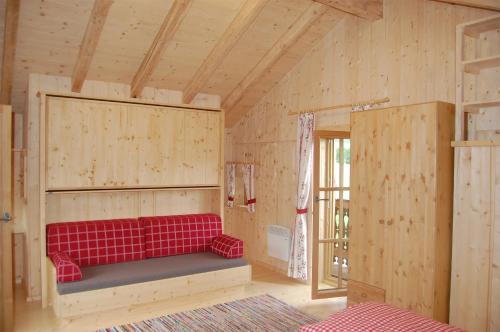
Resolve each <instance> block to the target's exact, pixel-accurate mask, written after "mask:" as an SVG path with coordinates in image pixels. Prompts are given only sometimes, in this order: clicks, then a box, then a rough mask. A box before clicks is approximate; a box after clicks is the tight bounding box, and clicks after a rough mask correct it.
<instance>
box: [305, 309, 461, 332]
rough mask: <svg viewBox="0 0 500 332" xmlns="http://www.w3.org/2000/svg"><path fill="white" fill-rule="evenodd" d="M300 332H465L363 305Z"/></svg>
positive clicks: (405, 313) (405, 312)
mask: <svg viewBox="0 0 500 332" xmlns="http://www.w3.org/2000/svg"><path fill="white" fill-rule="evenodd" d="M300 331H301V332H323V331H349V332H366V331H371V332H378V331H380V332H395V331H400V332H401V331H406V332H431V331H432V332H464V331H463V330H461V329H459V328H457V327H453V326H450V325H448V324H444V323H441V322H437V321H435V320H432V319H429V318H426V317H423V316H420V315H418V314H416V313H413V312H410V311H408V310H403V309H399V308H395V307H393V306H391V305H388V304H385V303H375V302H366V303H361V304H357V305H354V306H352V307H350V308H347V309H345V310H343V311H341V312H339V313H336V314H333V315H331V316H330V317H329V318H328V319H327V320H325V321H322V322H319V323H316V324H311V325H305V326H302V327H301V328H300Z"/></svg>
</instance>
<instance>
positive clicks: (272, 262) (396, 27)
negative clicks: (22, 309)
mask: <svg viewBox="0 0 500 332" xmlns="http://www.w3.org/2000/svg"><path fill="white" fill-rule="evenodd" d="M492 14H494V13H492V12H488V11H484V10H477V9H472V8H467V7H462V6H453V5H448V4H443V3H438V2H433V1H427V0H385V1H384V18H383V19H382V20H379V21H376V22H373V23H370V22H367V21H364V20H362V19H358V18H355V17H352V16H351V17H347V18H346V19H345V20H344V21H343V22H341V23H339V24H338V25H337V26H336V27H335V28H334V29H333V30H332V31H331V32H330V33H328V34H327V35H326V37H325V38H324V39H323V40H322V41H321V42H319V43H318V45H317V46H316V47H315V48H313V49H312V50H311V51H310V53H309V54H308V55H307V56H306V57H305V58H304V59H303V60H302V61H301V62H300V63H299V64H298V65H297V66H296V67H295V68H294V69H293V70H292V71H291V72H290V73H288V74H287V76H286V77H285V78H283V79H282V80H281V81H280V82H279V83H278V84H277V85H276V86H275V87H274V88H273V89H272V90H271V91H270V92H269V93H268V94H267V95H266V96H265V97H264V98H263V99H262V100H261V101H260V102H259V103H258V104H257V105H256V106H255V107H253V108H252V109H251V110H250V111H249V112H248V113H247V114H246V115H245V117H244V118H243V119H241V120H240V121H239V122H238V123H237V124H236V125H235V126H234V127H233V128H230V129H228V130H227V132H226V138H225V139H226V143H225V144H226V147H227V148H226V152H225V154H226V159H227V160H247V161H255V162H257V163H259V166H257V170H256V197H257V212H256V213H255V214H249V213H248V212H246V210H245V209H242V208H233V209H228V208H226V211H225V217H226V220H225V227H226V231H228V232H229V233H231V234H233V235H235V236H237V237H240V238H242V239H243V240H244V241H245V252H246V254H247V257H248V258H249V259H250V260H251V261H253V262H254V263H259V264H263V265H267V266H269V267H272V268H273V269H274V270H277V271H279V272H282V273H286V271H287V262H284V261H281V260H277V259H274V258H272V257H269V256H268V255H267V243H266V241H267V226H268V225H270V224H279V225H282V226H285V227H289V228H292V226H293V223H294V220H295V197H296V160H295V140H296V138H295V136H296V117H291V116H288V115H287V112H288V111H292V110H301V109H307V108H311V107H319V106H327V105H332V104H343V103H352V102H356V101H362V100H366V99H373V98H383V97H386V96H387V97H389V98H391V102H390V103H388V104H387V106H397V105H405V104H413V103H421V102H426V101H434V100H442V101H448V102H451V103H455V26H456V25H457V24H459V23H462V22H466V21H470V20H474V19H478V18H482V17H486V16H489V15H492ZM316 124H317V129H331V130H348V129H349V113H347V112H346V111H340V112H324V113H321V114H319V115H318V116H317V122H316ZM240 178H241V177H239V179H238V180H239V182H238V183H237V186H238V187H237V197H236V200H237V201H236V202H237V203H238V202H241V201H242V199H243V198H242V190H243V189H242V187H243V186H242V183H241V179H240ZM311 219H312V216H311V215H310V216H309V221H311ZM309 229H311V227H309ZM310 243H311V241H309V246H310Z"/></svg>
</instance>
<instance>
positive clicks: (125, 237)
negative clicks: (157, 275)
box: [47, 219, 146, 266]
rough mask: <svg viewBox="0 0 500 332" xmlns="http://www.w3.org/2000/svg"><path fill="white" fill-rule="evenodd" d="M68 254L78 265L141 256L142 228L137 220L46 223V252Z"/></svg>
mask: <svg viewBox="0 0 500 332" xmlns="http://www.w3.org/2000/svg"><path fill="white" fill-rule="evenodd" d="M55 252H64V253H66V254H68V255H69V256H70V257H71V258H72V259H73V260H74V261H75V262H76V264H78V265H79V266H88V265H99V264H112V263H120V262H127V261H134V260H140V259H144V258H145V257H146V255H145V246H144V229H143V227H142V224H141V222H140V221H139V220H137V219H114V220H95V221H77V222H64V223H56V224H49V225H47V254H48V255H49V256H50V255H52V254H54V253H55Z"/></svg>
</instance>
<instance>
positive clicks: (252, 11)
mask: <svg viewBox="0 0 500 332" xmlns="http://www.w3.org/2000/svg"><path fill="white" fill-rule="evenodd" d="M268 2H269V0H246V2H245V3H244V4H243V6H242V7H241V9H240V11H239V12H238V14H237V15H236V16H235V18H234V19H233V21H232V22H231V24H230V25H229V27H228V28H227V29H226V31H225V32H224V34H223V35H222V37H221V38H220V39H219V41H218V42H217V44H216V45H215V47H214V48H213V49H212V51H211V52H210V54H209V55H208V57H207V58H206V59H205V60H204V61H203V64H202V65H201V67H199V68H198V70H197V71H196V73H195V74H194V76H193V78H192V79H191V81H190V82H189V83H188V84H187V86H186V88H185V89H184V97H183V99H184V103H186V104H189V103H190V102H191V101H192V100H193V99H194V97H195V96H196V94H197V93H198V92H200V91H201V89H203V87H204V86H205V84H206V83H207V82H208V80H209V79H210V77H211V76H212V75H213V73H214V72H215V71H216V70H217V68H218V67H219V66H220V65H221V63H222V61H223V60H224V59H225V58H226V56H227V55H228V54H229V52H231V50H232V49H233V47H234V46H235V45H236V43H237V42H238V41H239V40H240V38H241V37H242V36H243V34H244V33H245V32H246V31H247V30H248V28H249V27H250V26H251V25H252V23H253V22H254V21H255V19H256V18H257V16H259V14H260V12H261V11H262V9H263V8H264V7H265V6H266V4H267V3H268Z"/></svg>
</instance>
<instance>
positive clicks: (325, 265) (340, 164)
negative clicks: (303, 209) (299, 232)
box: [312, 131, 351, 299]
mask: <svg viewBox="0 0 500 332" xmlns="http://www.w3.org/2000/svg"><path fill="white" fill-rule="evenodd" d="M350 148H351V141H350V139H349V133H348V132H332V131H317V132H316V133H315V141H314V180H313V181H314V183H313V194H314V195H313V209H314V216H313V217H314V218H313V269H312V298H313V299H318V298H327V297H336V296H346V294H347V283H348V280H349V273H348V266H349V257H348V253H349V185H350V167H349V166H350V151H351V149H350Z"/></svg>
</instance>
